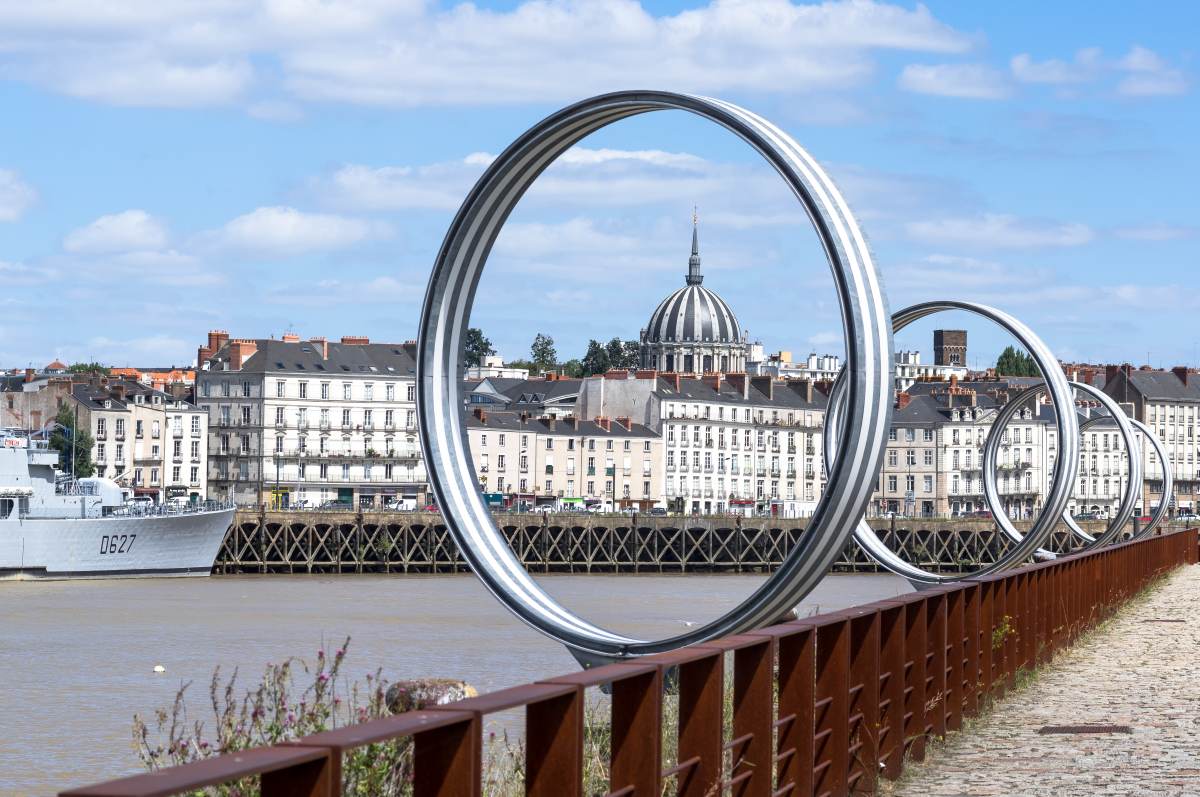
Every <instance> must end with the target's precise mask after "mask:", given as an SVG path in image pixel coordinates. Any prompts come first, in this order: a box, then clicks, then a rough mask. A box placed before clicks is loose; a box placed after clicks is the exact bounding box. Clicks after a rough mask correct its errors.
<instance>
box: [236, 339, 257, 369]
mask: <svg viewBox="0 0 1200 797" xmlns="http://www.w3.org/2000/svg"><path fill="white" fill-rule="evenodd" d="M256 351H258V344H257V343H255V342H254V341H252V340H240V339H239V340H231V341H229V370H231V371H240V370H242V363H244V362H245V361H246V360H248V359H250V356H251V355H252V354H254V352H256Z"/></svg>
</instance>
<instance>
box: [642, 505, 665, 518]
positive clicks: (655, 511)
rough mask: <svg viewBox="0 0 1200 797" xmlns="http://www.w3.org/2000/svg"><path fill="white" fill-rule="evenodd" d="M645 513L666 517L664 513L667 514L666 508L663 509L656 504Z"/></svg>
mask: <svg viewBox="0 0 1200 797" xmlns="http://www.w3.org/2000/svg"><path fill="white" fill-rule="evenodd" d="M646 514H647V515H654V516H655V517H666V515H667V510H665V509H663V508H662V507H661V506H656V507H653V508H652V509H651V510H650V511H649V512H647V513H646Z"/></svg>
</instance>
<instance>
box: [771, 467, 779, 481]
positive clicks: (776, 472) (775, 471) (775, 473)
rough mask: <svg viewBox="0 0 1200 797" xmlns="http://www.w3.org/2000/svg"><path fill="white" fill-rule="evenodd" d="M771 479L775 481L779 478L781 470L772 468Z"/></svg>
mask: <svg viewBox="0 0 1200 797" xmlns="http://www.w3.org/2000/svg"><path fill="white" fill-rule="evenodd" d="M771 478H773V479H778V478H779V468H771Z"/></svg>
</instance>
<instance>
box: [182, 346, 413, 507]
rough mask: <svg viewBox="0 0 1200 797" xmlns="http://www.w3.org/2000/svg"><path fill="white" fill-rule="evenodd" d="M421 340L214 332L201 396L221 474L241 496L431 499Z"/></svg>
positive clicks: (219, 485) (363, 502) (388, 502)
mask: <svg viewBox="0 0 1200 797" xmlns="http://www.w3.org/2000/svg"><path fill="white" fill-rule="evenodd" d="M415 356H416V344H415V343H413V342H411V341H409V342H406V343H403V344H391V343H386V344H385V343H371V342H370V341H369V340H368V339H367V338H360V337H343V338H342V339H341V342H340V343H334V342H329V341H326V340H325V339H324V338H312V339H311V340H306V341H301V340H300V338H299V336H297V335H284V337H283V340H275V339H267V340H263V339H258V340H235V339H229V337H228V335H227V334H226V333H224V332H213V333H210V335H209V344H208V345H207V346H204V347H201V349H200V359H199V362H200V369H199V371H198V372H197V374H196V390H197V399H196V402H197V403H198V404H199V405H200V406H201V407H203V408H205V409H207V410H208V412H209V419H210V420H209V429H210V436H209V478H210V481H211V482H212V484H213V486H214V494H215V496H216V497H236V500H237V501H238V502H239V503H243V504H261V503H274V504H284V505H291V504H293V503H302V504H307V505H319V504H321V503H324V502H326V501H342V502H345V503H349V504H351V505H353V506H356V507H380V506H383V507H387V506H399V505H404V506H407V507H410V508H413V507H416V506H418V505H423V504H424V502H425V498H426V493H427V484H428V482H427V479H426V475H425V467H424V462H423V459H422V457H421V451H420V444H419V442H418V440H417V417H416V378H415V370H416V369H415V365H414V358H415Z"/></svg>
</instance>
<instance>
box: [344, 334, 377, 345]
mask: <svg viewBox="0 0 1200 797" xmlns="http://www.w3.org/2000/svg"><path fill="white" fill-rule="evenodd" d="M370 342H371V339H370V338H360V337H356V336H354V335H342V343H345V344H346V345H347V346H366V345H367V344H368V343H370Z"/></svg>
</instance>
